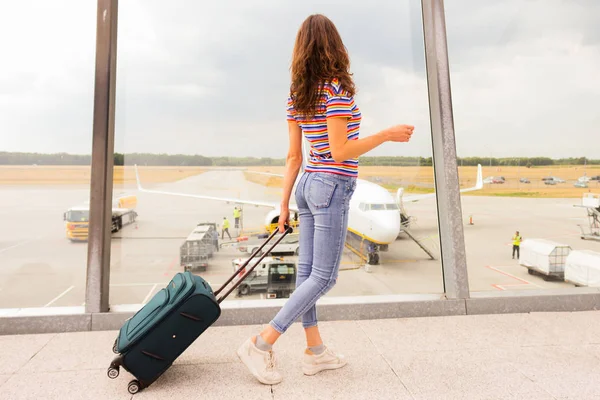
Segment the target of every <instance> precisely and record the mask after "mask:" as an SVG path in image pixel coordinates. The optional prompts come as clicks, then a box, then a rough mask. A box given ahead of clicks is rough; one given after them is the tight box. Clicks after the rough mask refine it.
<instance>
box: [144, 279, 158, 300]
mask: <svg viewBox="0 0 600 400" xmlns="http://www.w3.org/2000/svg"><path fill="white" fill-rule="evenodd" d="M157 286H158V283H155V284H154V286H152V289H150V291H149V292H148V294H147V295H146V297H145V298H144V301H142V304H146V302H147V301H148V300H149V299H150V295H151V294H152V292H154V289H156V287H157Z"/></svg>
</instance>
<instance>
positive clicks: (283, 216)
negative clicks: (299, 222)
mask: <svg viewBox="0 0 600 400" xmlns="http://www.w3.org/2000/svg"><path fill="white" fill-rule="evenodd" d="M289 219H290V210H289V208H287V207H281V213H279V224H278V225H279V233H283V232H285V225H286V224H287V225H289Z"/></svg>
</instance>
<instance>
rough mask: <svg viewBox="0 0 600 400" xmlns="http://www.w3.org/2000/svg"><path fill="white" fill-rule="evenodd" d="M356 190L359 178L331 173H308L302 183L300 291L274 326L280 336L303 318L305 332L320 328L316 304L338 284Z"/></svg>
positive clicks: (298, 191) (298, 196)
mask: <svg viewBox="0 0 600 400" xmlns="http://www.w3.org/2000/svg"><path fill="white" fill-rule="evenodd" d="M355 189H356V178H354V177H350V176H344V175H339V174H331V173H327V172H304V173H303V175H302V177H301V178H300V180H299V181H298V185H297V186H296V193H295V197H296V204H297V205H298V211H299V212H298V216H299V218H300V253H299V260H298V273H297V276H296V289H295V290H294V292H293V293H292V295H291V296H290V298H289V299H288V301H287V302H286V303H285V305H284V306H283V307H282V308H281V310H280V311H279V312H278V313H277V315H276V316H275V317H274V318H273V320H272V321H271V323H270V324H271V326H272V327H273V328H274V329H275V330H276V331H278V332H279V333H284V332H285V331H286V330H287V329H288V328H289V327H290V325H292V323H294V321H296V320H297V319H298V317H300V316H302V326H303V327H304V328H309V327H311V326H316V325H317V309H316V306H315V304H316V302H317V300H319V298H320V297H321V296H323V295H324V294H325V293H327V292H328V291H329V290H330V289H331V288H332V287H333V286H334V285H335V283H336V280H337V276H338V270H339V267H340V261H341V259H342V251H343V250H344V243H345V241H346V233H347V229H348V210H349V205H350V198H351V197H352V194H353V193H354V190H355Z"/></svg>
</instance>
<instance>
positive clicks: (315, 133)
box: [287, 79, 361, 176]
mask: <svg viewBox="0 0 600 400" xmlns="http://www.w3.org/2000/svg"><path fill="white" fill-rule="evenodd" d="M331 117H344V118H348V131H347V132H348V133H347V136H348V140H356V139H358V135H359V128H360V121H361V113H360V109H359V108H358V106H357V105H356V104H355V103H354V97H353V96H350V95H349V93H348V92H346V91H345V90H343V89H342V88H341V87H340V83H339V81H338V80H337V79H333V80H332V81H331V82H327V83H325V84H324V85H323V91H322V95H321V98H320V100H319V105H318V107H317V112H316V114H315V116H314V117H313V118H312V119H310V120H308V119H306V118H303V116H302V115H300V114H298V113H296V110H295V109H294V102H293V100H292V98H291V97H288V100H287V120H288V121H295V122H297V123H298V125H299V126H300V128H301V129H302V132H303V133H304V136H305V137H306V139H307V140H308V142H309V143H310V157H309V159H308V160H307V163H306V171H307V172H331V173H333V174H340V175H346V176H358V158H352V159H349V160H346V161H343V162H341V163H337V162H335V161H334V160H333V157H332V156H331V151H330V148H329V136H328V133H327V118H331Z"/></svg>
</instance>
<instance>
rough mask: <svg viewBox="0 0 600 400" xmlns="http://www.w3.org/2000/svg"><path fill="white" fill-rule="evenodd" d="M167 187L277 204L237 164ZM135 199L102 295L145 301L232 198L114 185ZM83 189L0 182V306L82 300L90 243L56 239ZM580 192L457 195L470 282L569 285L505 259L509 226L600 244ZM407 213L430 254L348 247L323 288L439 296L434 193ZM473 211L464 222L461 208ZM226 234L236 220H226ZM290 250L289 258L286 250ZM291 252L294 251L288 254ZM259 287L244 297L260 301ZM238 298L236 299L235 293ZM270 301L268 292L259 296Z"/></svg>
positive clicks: (224, 261) (213, 278)
mask: <svg viewBox="0 0 600 400" xmlns="http://www.w3.org/2000/svg"><path fill="white" fill-rule="evenodd" d="M145 186H147V187H148V188H152V189H158V190H168V191H171V192H184V193H201V194H208V195H212V196H224V197H234V198H238V197H239V198H244V199H252V200H263V201H264V200H269V201H273V202H279V197H278V193H277V192H278V191H277V190H274V189H273V188H265V187H263V186H261V185H258V184H255V183H251V182H248V181H246V180H245V179H244V174H243V172H241V171H239V170H232V169H229V170H211V171H208V172H205V173H203V174H201V175H198V176H194V177H190V178H187V179H184V180H181V181H178V182H175V183H170V184H161V185H153V186H152V187H150V185H145ZM122 192H127V193H133V194H136V195H137V196H138V206H137V209H136V210H137V212H138V215H139V216H138V221H137V222H136V223H135V224H133V225H130V226H126V227H124V228H123V230H122V231H120V232H119V233H117V234H114V235H113V241H112V245H111V253H112V257H111V279H110V284H111V293H110V303H111V304H140V303H144V302H146V301H148V300H149V299H150V298H151V296H152V295H153V294H155V293H156V292H157V291H158V290H160V289H161V287H163V286H164V285H165V284H166V283H167V282H168V281H169V280H170V278H171V277H172V276H173V275H174V274H175V273H177V272H179V271H181V270H182V268H181V267H180V266H179V247H180V245H181V244H182V243H183V241H184V239H185V238H186V237H187V236H188V234H189V233H190V232H191V231H192V230H193V228H194V226H195V225H196V224H197V223H199V222H204V221H210V222H217V223H219V224H220V223H221V221H222V219H223V217H224V216H227V217H228V218H229V220H230V222H231V226H232V227H233V215H232V212H233V207H234V204H226V203H223V202H219V201H212V200H200V199H194V198H188V197H172V196H166V195H159V194H151V193H140V192H138V191H137V190H136V188H135V187H126V188H125V187H117V188H115V193H116V194H118V193H122ZM88 194H89V188H88V187H85V186H83V187H82V186H37V187H33V186H18V187H16V186H13V187H11V186H1V187H0V204H2V207H0V218H1V221H2V227H3V228H4V229H2V230H1V231H0V308H22V307H53V306H80V305H82V304H84V302H85V274H86V262H87V244H86V243H71V242H70V241H69V240H68V239H67V238H66V236H65V228H64V222H63V220H62V214H63V213H64V212H65V211H66V210H67V209H68V208H69V207H72V206H75V205H78V204H81V203H82V202H84V201H85V200H86V199H87V197H88ZM579 202H580V200H579V199H526V198H507V197H479V196H473V197H469V196H463V197H462V209H463V215H464V217H463V220H464V232H465V241H466V248H467V262H468V272H469V284H470V288H471V290H472V291H501V290H530V289H539V288H561V287H569V288H572V287H573V285H570V284H567V283H565V282H546V281H544V280H543V279H542V278H540V277H537V276H532V275H529V274H528V273H527V270H526V269H525V268H523V267H521V266H519V265H518V261H517V260H513V259H512V258H511V251H512V248H511V237H512V235H513V234H514V232H515V231H516V230H519V231H520V232H521V235H522V236H523V237H524V239H525V240H527V239H531V238H546V239H551V240H554V241H557V242H561V243H565V244H568V245H570V246H571V247H572V248H573V249H574V250H580V249H589V250H594V251H600V242H594V241H588V240H581V239H580V238H579V236H580V230H579V227H578V226H577V224H580V223H585V222H586V217H585V211H584V210H582V209H580V208H576V207H573V205H574V204H577V203H579ZM405 206H406V209H407V211H408V213H409V215H411V216H413V217H415V221H414V223H413V224H412V226H411V228H410V229H411V232H412V233H413V234H414V235H415V236H416V237H417V238H419V239H420V240H422V241H423V243H424V244H425V245H426V246H427V247H428V248H430V249H431V250H432V251H433V252H434V254H436V259H435V260H431V259H429V257H428V256H427V254H425V252H423V251H422V250H421V249H420V248H419V247H418V246H417V244H416V243H414V242H413V241H412V240H411V239H409V238H408V237H406V235H405V234H401V235H400V237H399V239H398V240H396V242H395V243H394V244H392V245H390V248H389V251H387V252H382V253H381V265H377V266H372V268H371V271H370V272H368V271H366V270H365V268H364V264H363V262H362V261H361V260H360V258H359V257H358V256H356V255H355V254H353V253H352V252H350V251H346V252H345V254H344V257H343V261H342V265H341V271H340V274H339V277H338V282H337V285H336V286H335V287H334V288H333V289H332V290H331V291H330V292H329V293H328V294H327V295H326V296H328V297H337V296H362V295H377V294H400V293H442V292H443V284H442V269H441V262H440V256H439V251H440V244H439V238H438V229H437V215H436V205H435V200H434V199H430V200H423V201H420V202H416V203H409V204H406V205H405ZM268 211H269V210H268V209H267V208H264V207H254V206H247V205H246V206H244V220H243V222H244V228H245V231H255V230H258V229H260V228H261V227H262V226H263V225H264V217H265V215H266V213H267V212H268ZM470 215H472V216H473V222H474V224H473V225H470V224H469V216H470ZM230 231H231V233H232V235H234V234H235V229H233V228H231V229H230ZM240 256H243V254H242V253H240V252H239V251H238V250H236V249H235V248H234V247H231V246H225V247H223V248H222V250H221V251H220V252H219V253H217V255H216V256H215V257H214V258H213V259H211V260H210V263H209V267H208V269H207V271H206V272H201V273H200V272H198V273H199V274H201V275H202V276H203V277H205V279H207V280H208V281H209V282H210V283H211V285H212V286H213V287H215V288H216V287H218V286H219V285H220V284H221V283H222V282H223V281H224V280H225V279H226V278H227V276H228V274H230V273H231V272H232V266H231V261H232V259H234V258H238V257H240ZM287 258H290V257H287ZM291 259H293V257H291ZM260 297H261V295H260V294H253V295H250V296H244V297H242V299H246V298H248V299H251V298H260ZM238 299H239V298H238ZM265 301H268V300H265Z"/></svg>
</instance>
